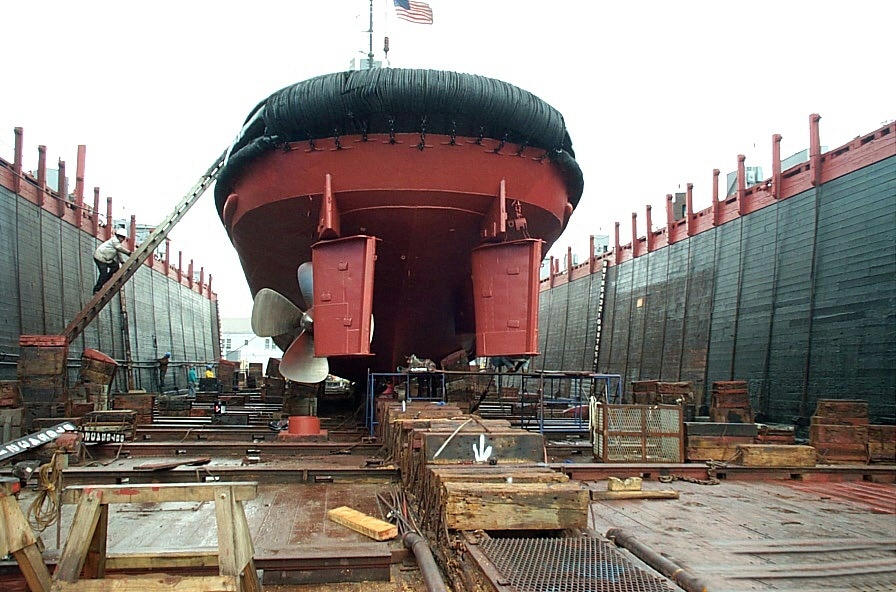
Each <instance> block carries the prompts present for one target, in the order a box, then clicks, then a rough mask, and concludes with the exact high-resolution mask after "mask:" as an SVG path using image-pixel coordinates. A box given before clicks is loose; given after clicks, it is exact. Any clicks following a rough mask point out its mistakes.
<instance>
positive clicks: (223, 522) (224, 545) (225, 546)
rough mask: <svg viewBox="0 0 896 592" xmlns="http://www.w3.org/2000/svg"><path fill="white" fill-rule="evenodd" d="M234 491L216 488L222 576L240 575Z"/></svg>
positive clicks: (219, 566)
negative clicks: (236, 546) (234, 522)
mask: <svg viewBox="0 0 896 592" xmlns="http://www.w3.org/2000/svg"><path fill="white" fill-rule="evenodd" d="M232 499H233V492H232V491H231V490H230V489H229V488H227V487H216V488H215V523H216V524H217V527H218V573H220V574H221V575H222V576H239V573H240V567H241V566H239V565H237V564H236V562H237V560H236V552H235V549H234V546H233V536H234V532H233V505H232V504H231V500H232Z"/></svg>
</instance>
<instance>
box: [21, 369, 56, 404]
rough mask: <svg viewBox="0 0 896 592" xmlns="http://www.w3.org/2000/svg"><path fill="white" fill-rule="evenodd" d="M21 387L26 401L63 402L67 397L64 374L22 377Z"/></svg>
mask: <svg viewBox="0 0 896 592" xmlns="http://www.w3.org/2000/svg"><path fill="white" fill-rule="evenodd" d="M19 389H20V390H21V392H22V399H23V400H24V401H25V402H26V403H62V402H63V401H64V399H65V385H64V377H63V375H62V374H54V375H42V376H41V375H28V376H24V377H20V379H19Z"/></svg>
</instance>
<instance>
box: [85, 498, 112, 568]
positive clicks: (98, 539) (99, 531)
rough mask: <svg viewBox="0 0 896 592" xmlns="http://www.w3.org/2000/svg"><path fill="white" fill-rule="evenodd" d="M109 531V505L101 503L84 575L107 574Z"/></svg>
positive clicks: (88, 550) (88, 549)
mask: <svg viewBox="0 0 896 592" xmlns="http://www.w3.org/2000/svg"><path fill="white" fill-rule="evenodd" d="M108 532H109V506H108V505H106V504H101V505H100V515H99V519H98V520H97V523H96V528H95V529H94V530H93V536H92V537H91V539H90V546H89V547H88V548H87V558H86V560H85V562H84V571H83V573H82V576H83V577H85V578H102V577H103V576H105V575H106V534H107V533H108Z"/></svg>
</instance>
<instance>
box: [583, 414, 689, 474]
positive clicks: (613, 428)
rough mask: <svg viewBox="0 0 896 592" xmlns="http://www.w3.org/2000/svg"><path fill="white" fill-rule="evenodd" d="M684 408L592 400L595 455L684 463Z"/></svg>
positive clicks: (614, 459)
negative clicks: (615, 403)
mask: <svg viewBox="0 0 896 592" xmlns="http://www.w3.org/2000/svg"><path fill="white" fill-rule="evenodd" d="M681 411H682V408H681V407H679V406H677V405H606V404H603V403H598V402H596V401H593V402H592V405H591V417H592V418H593V419H592V420H591V421H592V426H593V434H592V438H593V441H594V456H595V457H597V458H599V459H600V460H602V461H604V462H626V461H641V462H683V461H682V459H683V458H684V445H683V437H682V431H683V430H682V413H681Z"/></svg>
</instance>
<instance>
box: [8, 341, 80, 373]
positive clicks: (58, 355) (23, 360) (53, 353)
mask: <svg viewBox="0 0 896 592" xmlns="http://www.w3.org/2000/svg"><path fill="white" fill-rule="evenodd" d="M19 346H20V350H19V351H20V353H19V361H18V364H17V366H16V372H17V375H18V377H19V378H20V379H21V378H25V377H28V376H54V375H61V374H62V373H63V372H65V364H66V361H67V358H68V343H67V342H66V341H65V338H64V337H63V338H62V341H61V342H60V341H59V340H58V339H57V338H56V336H46V335H45V336H38V335H22V336H21V337H20V338H19Z"/></svg>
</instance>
